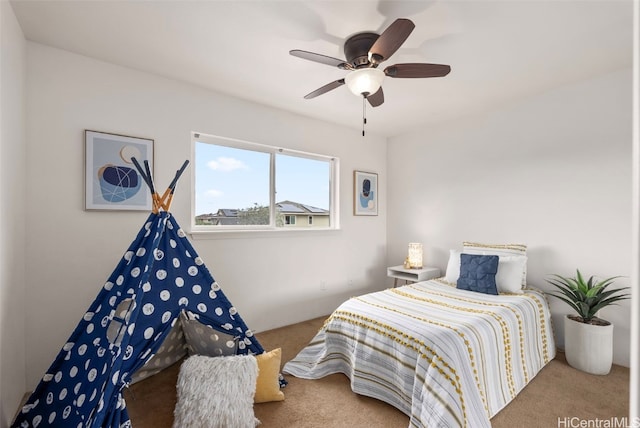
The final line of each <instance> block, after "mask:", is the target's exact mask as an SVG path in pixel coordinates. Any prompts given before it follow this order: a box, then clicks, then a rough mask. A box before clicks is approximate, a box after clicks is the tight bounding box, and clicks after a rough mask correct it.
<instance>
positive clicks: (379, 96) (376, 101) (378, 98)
mask: <svg viewBox="0 0 640 428" xmlns="http://www.w3.org/2000/svg"><path fill="white" fill-rule="evenodd" d="M367 101H369V104H371V107H378V106H379V105H381V104H382V103H383V102H384V92H382V86H381V87H380V89H378V90H377V91H376V92H375V93H374V94H373V95H369V96H368V97H367Z"/></svg>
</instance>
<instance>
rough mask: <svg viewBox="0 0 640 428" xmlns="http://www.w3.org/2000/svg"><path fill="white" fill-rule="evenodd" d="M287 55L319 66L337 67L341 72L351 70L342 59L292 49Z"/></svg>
mask: <svg viewBox="0 0 640 428" xmlns="http://www.w3.org/2000/svg"><path fill="white" fill-rule="evenodd" d="M289 54H291V55H293V56H297V57H298V58H302V59H307V60H309V61H315V62H319V63H320V64H326V65H330V66H333V67H338V68H341V69H343V70H344V69H348V68H351V66H350V65H349V64H347V63H346V62H345V61H344V60H342V59H338V58H333V57H331V56H326V55H321V54H318V53H314V52H307V51H301V50H299V49H294V50H292V51H289Z"/></svg>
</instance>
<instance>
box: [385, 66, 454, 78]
mask: <svg viewBox="0 0 640 428" xmlns="http://www.w3.org/2000/svg"><path fill="white" fill-rule="evenodd" d="M450 71H451V67H450V66H448V65H443V64H423V63H407V64H395V65H390V66H389V67H387V68H385V69H384V74H386V75H387V76H389V77H400V78H419V77H442V76H446V75H447V74H449V72H450Z"/></svg>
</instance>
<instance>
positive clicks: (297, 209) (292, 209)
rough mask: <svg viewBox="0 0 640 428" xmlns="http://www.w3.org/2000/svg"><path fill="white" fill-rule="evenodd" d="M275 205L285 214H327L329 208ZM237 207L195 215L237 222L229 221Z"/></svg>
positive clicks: (230, 222) (219, 221)
mask: <svg viewBox="0 0 640 428" xmlns="http://www.w3.org/2000/svg"><path fill="white" fill-rule="evenodd" d="M276 207H277V209H278V212H280V213H281V214H285V215H287V214H288V215H291V214H295V215H305V214H306V215H318V216H322V215H329V210H325V209H324V208H318V207H314V206H311V205H306V204H301V203H299V202H293V201H282V202H277V203H276ZM238 211H239V210H238V209H232V208H220V209H219V210H218V212H217V213H216V214H202V215H199V216H197V217H196V218H197V219H200V218H201V219H203V220H209V221H212V222H216V221H217V223H215V224H237V223H234V222H232V221H231V219H236V218H237V217H238Z"/></svg>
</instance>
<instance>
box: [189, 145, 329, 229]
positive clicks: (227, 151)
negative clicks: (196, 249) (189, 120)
mask: <svg viewBox="0 0 640 428" xmlns="http://www.w3.org/2000/svg"><path fill="white" fill-rule="evenodd" d="M192 144H193V157H194V162H193V165H194V167H193V174H194V183H195V186H194V192H193V204H192V206H193V211H192V218H193V221H192V229H193V230H194V231H224V230H227V231H228V230H282V229H284V228H286V226H297V227H296V228H295V229H296V230H300V229H322V228H324V229H336V228H338V214H337V212H338V209H337V203H336V201H337V200H338V198H337V182H338V180H337V173H338V172H337V171H338V162H339V161H338V159H337V158H335V157H332V156H326V155H319V154H314V153H306V152H300V151H295V150H288V149H284V148H280V147H272V146H266V145H262V144H255V143H249V142H245V141H239V140H232V139H228V138H223V137H217V136H211V135H204V134H198V133H194V134H193V136H192ZM298 216H308V218H309V220H308V222H307V224H306V225H305V224H304V221H301V222H300V224H297V225H296V218H297V217H298ZM302 218H304V217H302Z"/></svg>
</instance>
